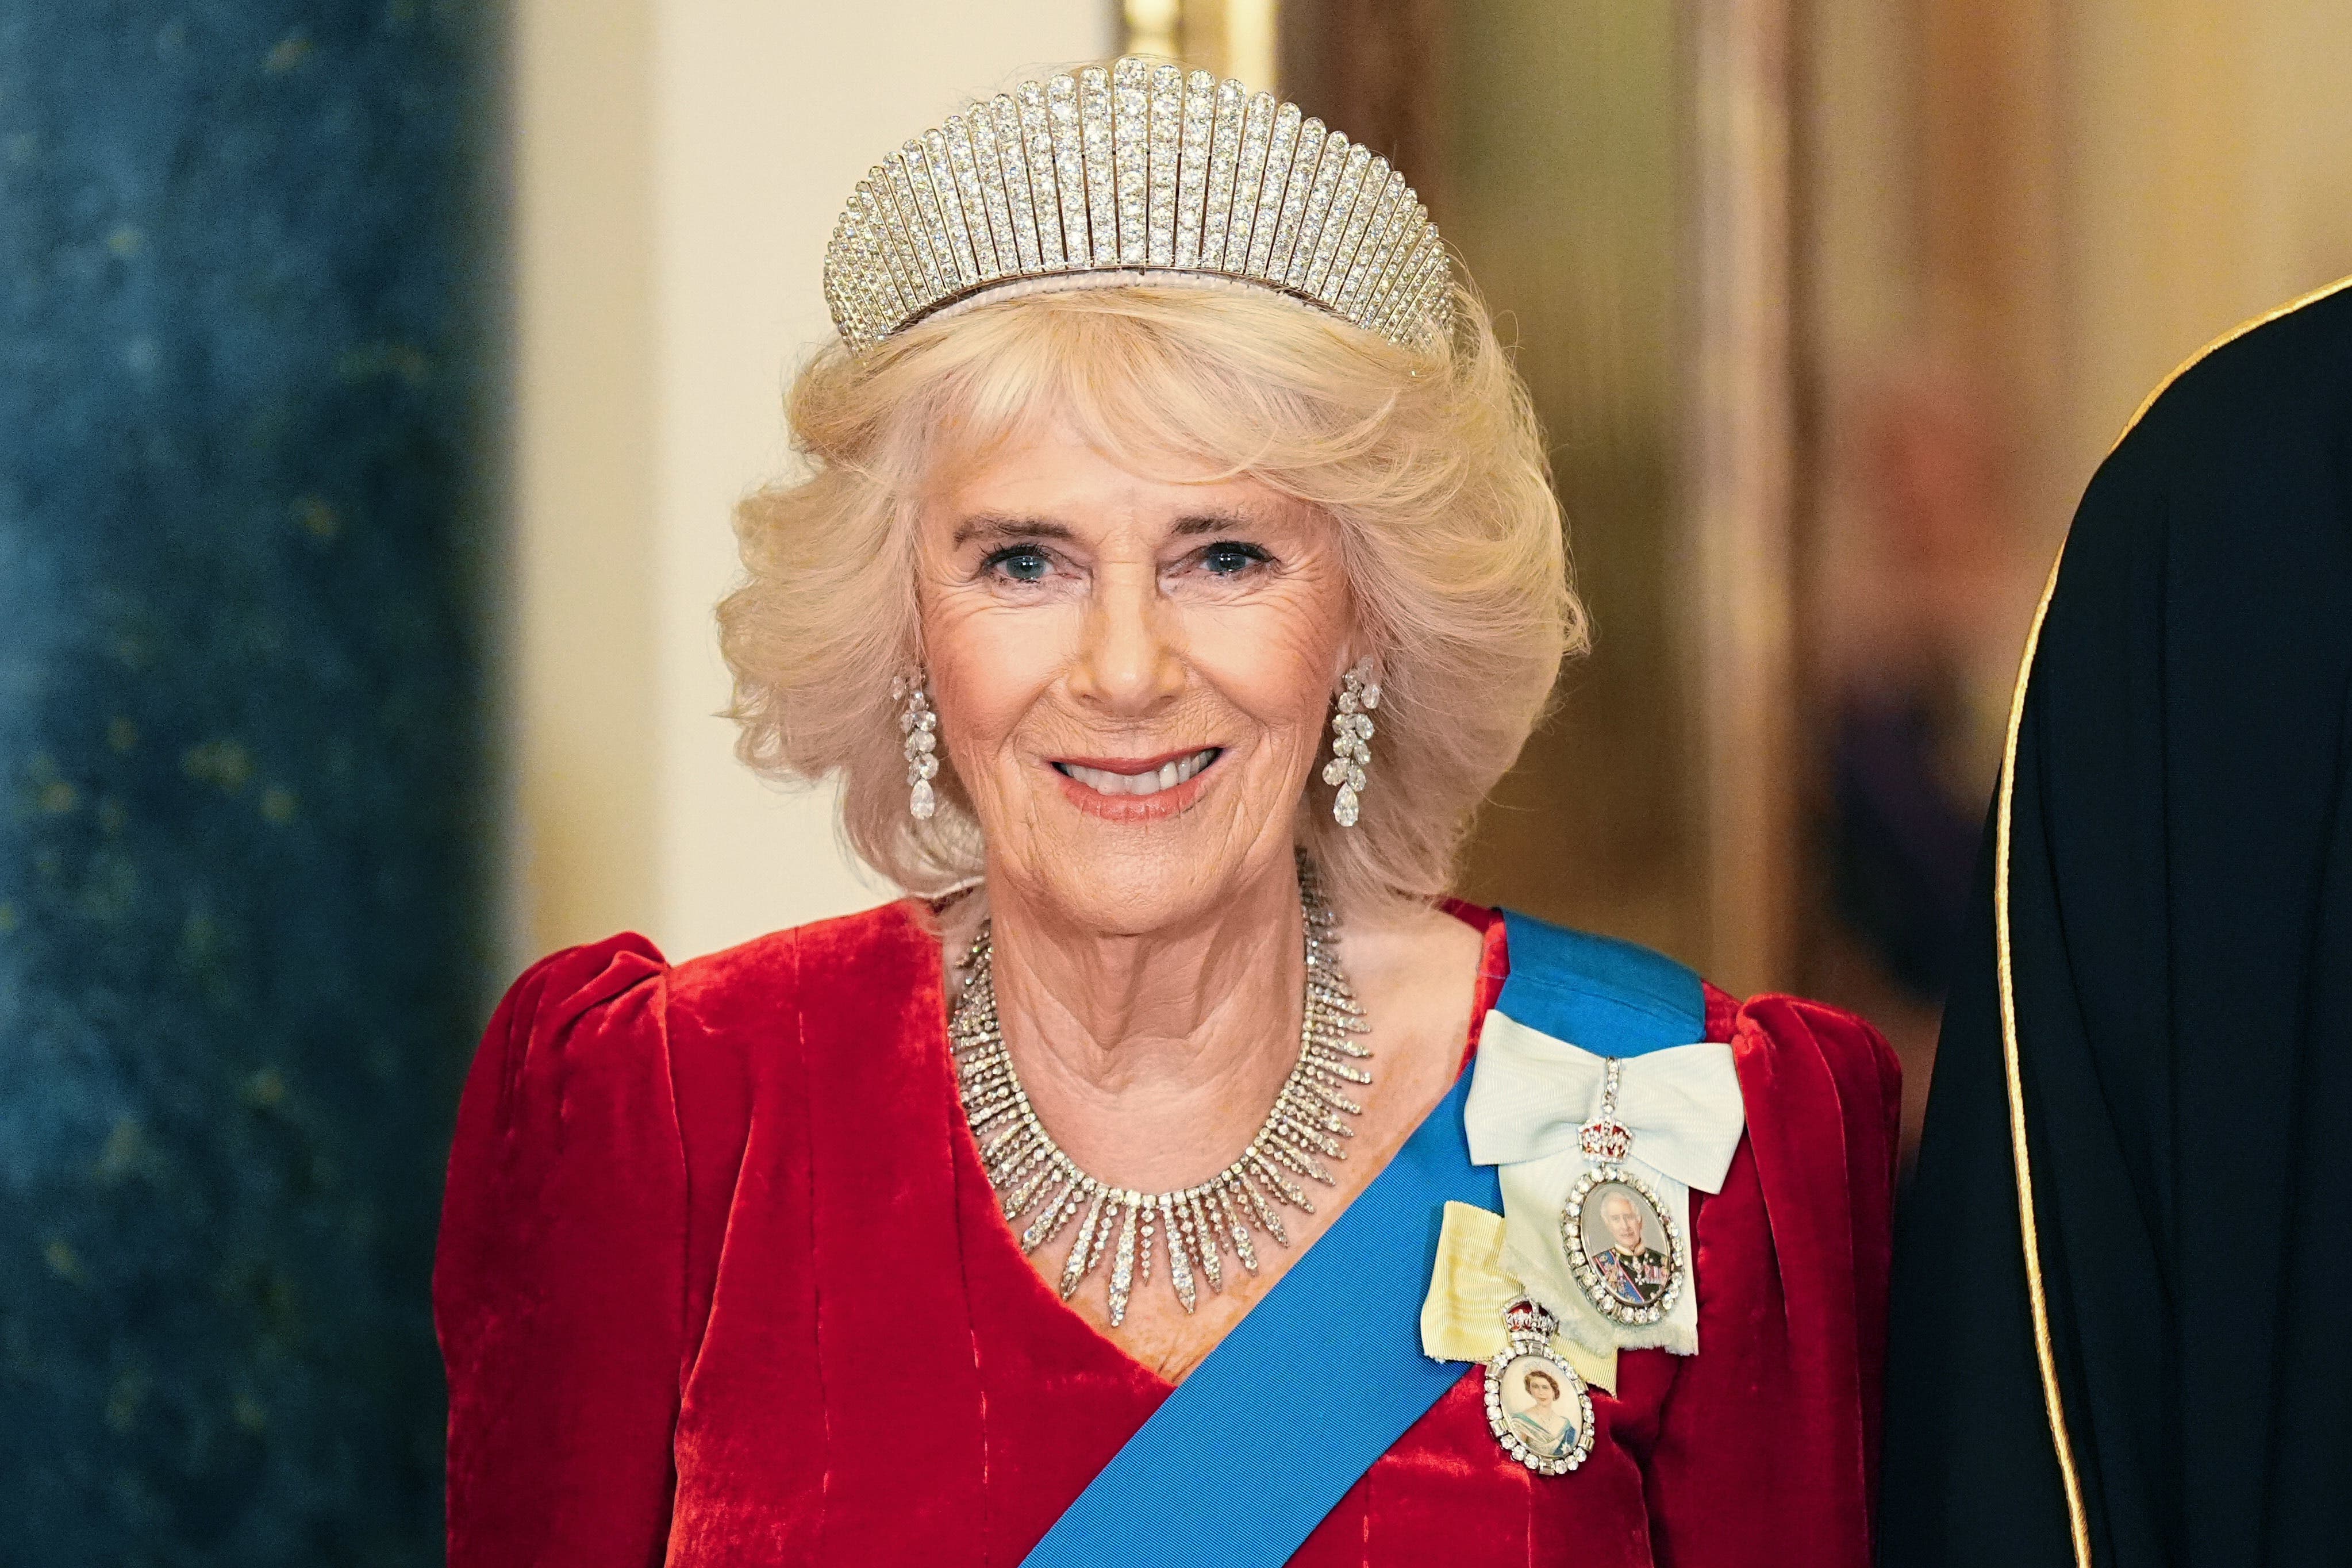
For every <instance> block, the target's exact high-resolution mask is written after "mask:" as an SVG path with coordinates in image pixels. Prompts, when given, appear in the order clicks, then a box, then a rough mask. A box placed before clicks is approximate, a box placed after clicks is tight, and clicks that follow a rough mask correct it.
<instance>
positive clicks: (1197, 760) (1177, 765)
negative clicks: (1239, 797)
mask: <svg viewBox="0 0 2352 1568" xmlns="http://www.w3.org/2000/svg"><path fill="white" fill-rule="evenodd" d="M1223 754H1224V748H1223V747H1222V746H1203V747H1202V748H1201V749H1200V750H1199V751H1197V752H1185V753H1184V754H1183V755H1181V756H1177V757H1171V758H1170V759H1168V760H1167V761H1165V762H1160V761H1157V760H1154V759H1139V760H1137V761H1136V762H1135V763H1117V764H1113V765H1103V763H1100V762H1097V763H1054V764H1052V766H1053V769H1054V771H1055V773H1060V774H1061V775H1062V776H1063V777H1064V778H1066V779H1069V780H1072V781H1074V782H1075V783H1076V784H1081V785H1083V786H1085V787H1086V788H1087V789H1090V790H1092V791H1093V792H1094V793H1095V794H1097V795H1158V794H1159V793H1160V791H1161V790H1167V789H1174V788H1175V787H1176V786H1177V785H1178V784H1186V783H1189V782H1190V781H1191V780H1192V779H1193V778H1194V777H1195V776H1197V775H1198V774H1199V773H1200V772H1201V771H1202V769H1203V768H1206V767H1207V766H1208V765H1209V764H1210V763H1213V762H1215V761H1216V760H1217V759H1218V758H1219V757H1221V756H1223Z"/></svg>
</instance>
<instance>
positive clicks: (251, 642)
mask: <svg viewBox="0 0 2352 1568" xmlns="http://www.w3.org/2000/svg"><path fill="white" fill-rule="evenodd" d="M500 37H501V34H500V28H499V25H498V18H497V17H496V16H494V15H492V14H488V13H486V12H485V11H484V10H483V9H482V8H481V7H479V6H470V5H455V4H444V3H439V0H321V3H317V4H309V5H297V4H291V3H286V0H245V3H226V0H214V3H203V0H195V3H186V0H184V3H179V4H169V3H164V0H70V3H65V0H0V1562H7V1563H45V1564H46V1563H60V1564H63V1563H125V1564H175V1565H176V1564H199V1563H201V1564H213V1563H222V1564H226V1563H236V1564H241V1565H249V1564H265V1563H302V1564H324V1563H336V1564H346V1563H348V1564H373V1563H425V1562H430V1561H436V1560H437V1557H438V1528H439V1527H438V1518H439V1463H440V1459H439V1456H440V1428H441V1419H442V1392H441V1384H440V1376H439V1368H438V1362H437V1358H436V1353H435V1350H434V1345H433V1338H432V1325H431V1319H430V1315H429V1308H428V1301H427V1295H426V1289H427V1278H428V1274H429V1271H430V1267H431V1256H432V1240H433V1227H434V1221H435V1215H436V1205H437V1202H438V1196H439V1189H440V1173H441V1162H442V1159H443V1156H444V1152H445V1150H446V1134H447V1124H448V1121H449V1118H450V1112H451V1107H452V1102H453V1099H454V1096H455V1092H456V1085H457V1079H458V1077H459V1075H460V1074H461V1072H462V1069H463V1065H464V1060H465V1057H466V1055H467V1047H468V1046H469V1044H470V1037H471V1036H472V1034H473V1032H474V1030H475V1029H477V1028H478V1026H479V1022H480V1013H481V1009H482V1005H483V992H484V986H483V982H484V980H485V978H486V974H485V970H486V962H485V950H484V944H485V941H486V935H487V931H488V921H487V920H486V918H485V909H486V903H487V900H488V878H487V875H486V867H487V866H488V864H489V863H490V862H491V861H492V859H493V853H492V850H491V844H492V841H493V838H494V835H495V830H496V827H497V820H496V817H497V812H496V808H495V805H494V795H493V793H492V792H491V791H490V790H489V789H488V780H489V758H488V752H487V748H486V744H485V729H486V726H485V713H486V700H485V695H486V694H485V684H484V667H485V651H486V635H487V634H486V631H485V627H486V626H488V625H490V624H491V623H492V620H493V618H494V617H493V616H490V615H488V614H486V609H487V608H488V605H487V600H488V588H489V586H490V585H491V584H492V583H493V581H494V578H493V574H494V572H495V569H496V566H497V554H496V540H495V534H496V527H495V519H496V515H497V510H496V502H497V500H498V495H497V489H498V485H497V473H496V468H495V463H494V461H493V460H492V456H491V454H492V453H493V451H494V438H495V437H496V434H497V429H496V415H497V410H498V408H499V403H500V398H501V395H502V387H501V381H500V376H501V372H500V366H499V347H498V345H499V343H500V342H501V341H502V337H501V334H502V331H503V316H502V311H503V305H502V304H501V302H500V299H499V293H500V290H501V289H502V288H503V279H504V271H505V269H504V265H503V261H502V258H501V246H500V237H499V219H498V216H497V213H498V210H499V180H500V178H501V176H500V174H499V166H498V146H499V129H500V128H499V124H498V122H497V91H498V88H499V79H498V78H499V50H500V48H501V47H502V46H501V42H500Z"/></svg>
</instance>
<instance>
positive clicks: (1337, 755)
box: [1323, 657, 1381, 827]
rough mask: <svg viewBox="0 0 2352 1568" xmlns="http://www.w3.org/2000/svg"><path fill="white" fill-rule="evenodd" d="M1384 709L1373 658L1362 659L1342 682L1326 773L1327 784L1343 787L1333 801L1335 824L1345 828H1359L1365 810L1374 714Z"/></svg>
mask: <svg viewBox="0 0 2352 1568" xmlns="http://www.w3.org/2000/svg"><path fill="white" fill-rule="evenodd" d="M1380 705H1381V683H1380V682H1379V681H1378V680H1375V679H1372V661H1371V659H1370V658H1369V657H1367V658H1360V659H1358V660H1357V661H1356V668H1353V669H1351V670H1349V672H1348V673H1347V674H1346V675H1345V676H1343V677H1341V678H1340V681H1339V701H1338V703H1337V704H1336V705H1335V706H1336V707H1337V709H1338V711H1336V712H1334V713H1333V714H1332V715H1331V760H1330V762H1329V763H1326V764H1325V766H1324V769H1323V782H1324V783H1325V784H1337V785H1339V794H1338V795H1334V796H1332V798H1331V820H1332V821H1334V822H1336V823H1338V824H1339V826H1342V827H1353V826H1356V817H1357V816H1358V815H1359V813H1360V810H1361V808H1362V805H1363V795H1364V765H1365V764H1366V763H1370V761H1371V760H1372V748H1371V747H1370V745H1369V744H1368V743H1367V742H1370V740H1371V738H1372V720H1371V710H1373V709H1375V708H1378V707H1379V706H1380Z"/></svg>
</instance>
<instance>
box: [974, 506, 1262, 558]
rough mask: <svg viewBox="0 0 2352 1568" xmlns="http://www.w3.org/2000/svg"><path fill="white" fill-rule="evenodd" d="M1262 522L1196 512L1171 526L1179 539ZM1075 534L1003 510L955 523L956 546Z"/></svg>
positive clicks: (1252, 527) (1062, 525) (1064, 526)
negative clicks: (981, 541) (978, 541)
mask: <svg viewBox="0 0 2352 1568" xmlns="http://www.w3.org/2000/svg"><path fill="white" fill-rule="evenodd" d="M1260 526H1261V525H1260V524H1259V523H1258V522H1257V521H1255V520H1254V519H1252V518H1249V517H1246V516H1244V514H1242V513H1241V512H1238V511H1206V512H1193V513H1191V514H1189V515H1187V516H1184V517H1181V518H1179V519H1178V520H1177V521H1176V526H1175V527H1174V528H1173V529H1172V530H1171V532H1172V533H1174V534H1175V535H1176V536H1177V537H1178V538H1180V539H1191V538H1195V537H1197V536H1199V535H1201V534H1204V533H1244V532H1248V531H1253V530H1255V529H1256V528H1258V527H1260ZM1073 537H1075V535H1074V533H1073V531H1071V529H1070V526H1069V525H1068V524H1067V523H1062V522H1055V521H1050V520H1049V519H1046V518H1042V517H1013V516H1009V515H1006V514H1004V513H1002V512H980V513H977V514H975V515H973V516H971V517H968V518H966V519H964V520H963V521H961V522H960V523H958V524H956V531H955V540H954V542H955V544H956V546H957V547H958V548H959V549H961V547H962V546H964V545H966V544H970V543H971V542H973V541H974V540H987V541H994V542H1000V543H1001V542H1005V541H1008V540H1015V539H1055V540H1065V541H1066V540H1068V539H1071V538H1073Z"/></svg>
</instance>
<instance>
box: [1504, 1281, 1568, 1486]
mask: <svg viewBox="0 0 2352 1568" xmlns="http://www.w3.org/2000/svg"><path fill="white" fill-rule="evenodd" d="M1503 1321H1504V1323H1505V1325H1506V1326H1507V1327H1508V1328H1509V1330H1510V1333H1511V1342H1510V1343H1509V1344H1507V1345H1506V1346H1505V1347H1504V1348H1503V1349H1501V1350H1499V1351H1496V1352H1495V1354H1494V1357H1493V1359H1491V1360H1490V1361H1488V1362H1487V1363H1486V1425H1487V1426H1489V1427H1491V1428H1492V1429H1493V1431H1494V1434H1495V1441H1496V1442H1498V1443H1500V1444H1501V1445H1502V1446H1503V1452H1505V1453H1506V1454H1508V1455H1509V1456H1510V1457H1511V1458H1514V1459H1517V1461H1518V1462H1519V1463H1521V1464H1523V1465H1525V1466H1526V1467H1527V1468H1529V1469H1531V1470H1533V1471H1535V1472H1536V1473H1537V1474H1538V1475H1539V1476H1564V1475H1566V1474H1568V1472H1569V1471H1570V1470H1572V1469H1574V1468H1576V1467H1577V1466H1579V1465H1580V1464H1582V1463H1584V1460H1585V1457H1586V1456H1587V1455H1589V1454H1591V1452H1592V1394H1591V1391H1590V1390H1588V1389H1587V1388H1586V1387H1585V1386H1584V1379H1582V1378H1580V1377H1579V1376H1577V1375H1576V1369H1575V1368H1574V1367H1571V1366H1570V1365H1569V1364H1568V1363H1567V1361H1566V1360H1564V1359H1563V1358H1562V1357H1561V1356H1560V1355H1559V1352H1556V1351H1554V1350H1553V1349H1552V1348H1551V1336H1552V1331H1553V1330H1555V1329H1557V1328H1558V1327H1559V1320H1558V1319H1557V1318H1554V1317H1553V1316H1552V1315H1551V1313H1549V1311H1546V1310H1544V1309H1543V1308H1542V1307H1540V1306H1538V1305H1537V1304H1536V1303H1534V1302H1532V1301H1529V1300H1525V1299H1524V1298H1523V1299H1521V1300H1517V1301H1514V1302H1512V1303H1511V1304H1510V1305H1509V1306H1507V1307H1506V1308H1504V1309H1503Z"/></svg>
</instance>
